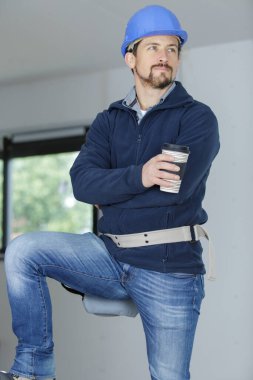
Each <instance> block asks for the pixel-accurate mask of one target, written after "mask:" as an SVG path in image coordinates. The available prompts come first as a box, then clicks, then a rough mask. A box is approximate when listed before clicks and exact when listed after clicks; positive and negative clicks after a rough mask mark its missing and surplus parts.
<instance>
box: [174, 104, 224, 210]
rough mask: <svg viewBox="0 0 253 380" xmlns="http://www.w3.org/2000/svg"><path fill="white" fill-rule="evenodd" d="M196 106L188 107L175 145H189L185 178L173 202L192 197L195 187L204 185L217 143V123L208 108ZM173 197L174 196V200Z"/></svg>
mask: <svg viewBox="0 0 253 380" xmlns="http://www.w3.org/2000/svg"><path fill="white" fill-rule="evenodd" d="M195 107H198V110H197V112H196V109H195V110H194V109H191V108H190V109H188V110H187V111H186V112H185V114H184V116H183V118H182V120H181V128H180V133H179V135H178V138H177V140H176V144H178V145H186V146H189V148H190V155H189V158H188V162H187V166H186V170H185V174H184V178H183V180H182V184H181V189H180V191H179V193H178V195H177V197H176V198H177V199H176V201H177V202H179V203H181V202H183V201H184V200H185V199H188V198H190V197H192V196H194V192H195V190H196V189H197V188H198V187H199V186H202V185H205V182H206V179H207V177H208V174H209V171H210V168H211V165H212V162H213V160H214V158H215V156H216V155H217V153H218V151H219V148H220V142H219V132H218V123H217V119H216V117H215V115H214V113H213V112H212V111H211V109H210V108H209V107H208V106H206V105H204V104H201V103H199V104H198V105H197V106H195ZM174 200H175V199H174Z"/></svg>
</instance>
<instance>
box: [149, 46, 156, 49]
mask: <svg viewBox="0 0 253 380" xmlns="http://www.w3.org/2000/svg"><path fill="white" fill-rule="evenodd" d="M148 50H156V46H155V45H150V46H149V47H148Z"/></svg>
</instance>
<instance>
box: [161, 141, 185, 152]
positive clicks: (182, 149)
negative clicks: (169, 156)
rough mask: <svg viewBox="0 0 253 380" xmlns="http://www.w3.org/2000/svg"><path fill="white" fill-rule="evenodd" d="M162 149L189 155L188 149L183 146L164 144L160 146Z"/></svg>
mask: <svg viewBox="0 0 253 380" xmlns="http://www.w3.org/2000/svg"><path fill="white" fill-rule="evenodd" d="M162 149H164V150H172V151H175V152H182V153H188V154H189V153H190V148H189V147H188V146H185V145H176V144H169V143H164V144H163V145H162Z"/></svg>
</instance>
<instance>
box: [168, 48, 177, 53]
mask: <svg viewBox="0 0 253 380" xmlns="http://www.w3.org/2000/svg"><path fill="white" fill-rule="evenodd" d="M168 52H169V53H176V49H175V48H168Z"/></svg>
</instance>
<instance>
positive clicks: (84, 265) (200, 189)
mask: <svg viewBox="0 0 253 380" xmlns="http://www.w3.org/2000/svg"><path fill="white" fill-rule="evenodd" d="M186 39H187V33H186V32H185V31H184V30H182V28H181V26H180V24H179V21H178V20H177V18H176V16H175V15H174V14H173V13H172V12H170V11H169V10H168V9H166V8H164V7H161V6H148V7H145V8H143V9H141V10H140V11H138V12H137V13H136V14H134V15H133V17H132V18H131V19H130V20H129V23H128V25H127V28H126V34H125V39H124V41H123V44H122V49H121V51H122V54H123V56H124V57H125V62H126V64H127V66H128V67H129V68H130V69H131V70H132V72H133V76H134V82H135V87H134V88H133V89H132V90H131V91H130V93H129V94H128V95H127V97H126V98H125V99H124V100H123V101H118V102H115V103H113V104H112V105H111V106H110V107H109V109H108V110H106V111H104V112H102V113H100V114H98V116H97V118H96V119H95V121H94V123H93V124H92V126H91V128H90V131H89V134H88V136H87V141H86V143H85V145H84V146H83V147H82V150H81V152H80V154H79V156H78V157H77V159H76V161H75V163H74V165H73V167H72V168H71V178H72V184H73V191H74V194H75V197H76V198H77V199H78V200H80V201H82V202H87V203H91V204H94V205H95V204H96V205H99V207H100V209H101V212H102V217H101V218H100V220H99V231H100V232H101V236H100V237H97V236H95V235H94V234H91V233H88V234H84V235H74V234H67V233H53V232H51V233H49V232H39V233H30V234H26V235H23V236H20V237H18V238H17V239H15V240H14V241H13V242H12V243H11V244H10V246H9V247H8V249H7V253H6V260H5V263H6V274H7V283H8V292H9V299H10V304H11V309H12V316H13V330H14V332H15V334H16V335H17V337H18V346H17V351H16V358H15V361H14V364H13V366H12V368H11V370H10V372H9V373H8V374H4V373H2V374H1V375H0V380H5V379H16V377H18V376H19V379H27V378H32V379H52V378H54V377H55V370H54V357H53V341H52V320H51V304H50V297H49V294H48V289H47V285H46V281H45V277H46V276H48V277H51V278H54V279H56V280H58V281H60V282H63V283H64V284H66V285H67V286H69V287H71V288H73V289H76V290H78V291H80V292H84V293H87V294H94V295H97V296H102V297H105V298H111V299H127V298H129V297H130V298H132V299H133V301H134V303H135V304H136V305H137V308H138V311H139V313H140V316H141V319H142V323H143V328H144V332H145V336H146V345H147V355H148V361H149V369H150V376H151V379H152V380H186V379H189V378H190V373H189V366H190V358H191V352H192V346H193V340H194V335H195V329H196V325H197V321H198V316H199V313H200V306H201V301H202V298H203V296H204V288H203V275H204V274H205V268H204V264H203V261H202V257H201V253H202V248H201V244H200V242H199V239H198V237H196V231H197V230H196V228H195V227H193V226H196V225H200V224H203V223H205V222H206V220H207V214H206V212H205V211H204V210H203V209H202V206H201V203H202V200H203V197H204V193H205V184H206V180H207V177H208V174H209V170H210V167H211V164H212V161H213V159H214V157H215V156H216V154H217V152H218V150H219V137H218V129H217V121H216V118H215V116H214V114H213V113H212V111H211V110H210V108H208V107H207V106H206V105H204V104H202V103H199V102H197V101H195V100H194V99H193V98H192V97H191V96H190V95H188V93H187V92H186V90H185V89H184V88H183V86H182V85H181V83H179V82H176V81H175V78H176V74H177V70H178V67H179V62H180V50H181V47H182V45H183V44H184V43H185V42H186ZM163 143H171V144H177V145H183V146H187V147H189V149H190V156H189V159H188V162H187V166H186V172H185V175H184V178H183V180H182V184H181V188H180V191H179V192H178V193H170V192H169V191H170V188H171V186H172V182H171V181H173V180H178V179H179V166H178V165H176V164H175V163H174V162H173V157H172V156H171V155H167V154H161V146H162V145H163ZM160 186H162V187H163V188H166V189H167V190H168V191H161V190H160ZM182 227H183V228H184V229H186V230H187V231H188V232H189V233H190V238H186V239H183V238H181V237H178V236H176V235H175V230H173V228H176V231H177V233H180V232H181V231H183V229H182ZM153 231H158V232H159V234H160V233H161V240H159V242H156V243H155V244H154V243H153V242H152V241H153V240H152V239H153V238H154V232H153ZM129 234H130V235H129ZM136 234H139V235H136ZM140 235H141V236H143V237H144V241H143V242H140V241H139V236H140ZM156 236H157V235H156ZM159 236H160V235H159ZM175 236H176V238H175ZM173 239H174V240H173ZM185 240H186V241H185ZM172 241H173V242H172Z"/></svg>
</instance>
